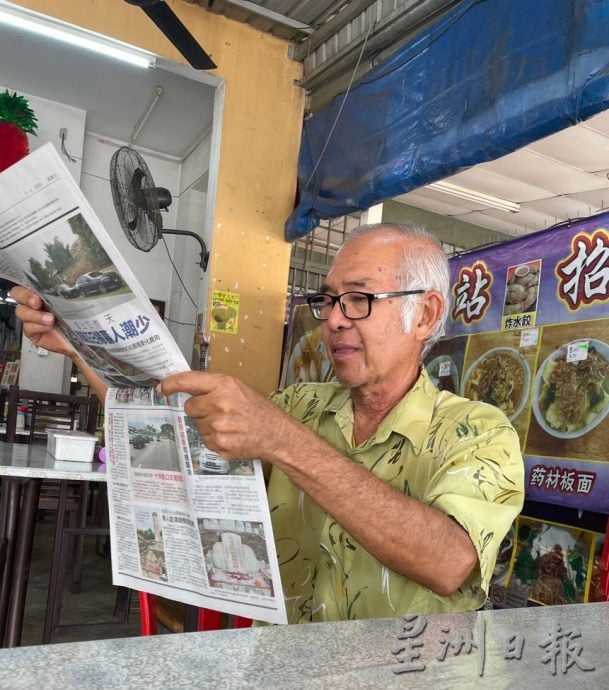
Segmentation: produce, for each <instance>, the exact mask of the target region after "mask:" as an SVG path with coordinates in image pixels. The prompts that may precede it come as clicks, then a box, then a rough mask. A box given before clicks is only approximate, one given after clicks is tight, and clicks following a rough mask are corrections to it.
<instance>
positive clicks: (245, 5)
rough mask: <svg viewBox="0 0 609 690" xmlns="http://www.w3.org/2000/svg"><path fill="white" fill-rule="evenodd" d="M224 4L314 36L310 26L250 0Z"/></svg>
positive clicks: (229, 0) (226, 0)
mask: <svg viewBox="0 0 609 690" xmlns="http://www.w3.org/2000/svg"><path fill="white" fill-rule="evenodd" d="M224 2H225V3H227V4H228V5H236V6H237V7H241V8H242V9H244V10H247V11H248V12H253V13H254V14H258V15H260V16H261V17H265V18H266V19H270V20H272V21H274V22H277V23H279V24H283V25H284V26H289V27H290V28H291V29H297V30H298V31H302V32H303V33H305V34H313V32H314V29H313V27H312V26H309V25H308V24H304V23H303V22H299V21H298V20H297V19H292V17H286V15H285V14H279V12H274V11H273V10H269V9H268V7H263V6H262V5H258V4H257V3H255V2H250V1H249V0H224Z"/></svg>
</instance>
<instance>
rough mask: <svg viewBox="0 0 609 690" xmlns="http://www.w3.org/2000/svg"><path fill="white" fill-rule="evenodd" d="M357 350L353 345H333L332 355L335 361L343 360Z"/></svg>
mask: <svg viewBox="0 0 609 690" xmlns="http://www.w3.org/2000/svg"><path fill="white" fill-rule="evenodd" d="M355 352H357V348H356V347H353V346H351V345H333V346H332V357H333V359H334V360H335V361H341V360H344V359H347V358H348V357H350V356H351V355H352V354H354V353H355Z"/></svg>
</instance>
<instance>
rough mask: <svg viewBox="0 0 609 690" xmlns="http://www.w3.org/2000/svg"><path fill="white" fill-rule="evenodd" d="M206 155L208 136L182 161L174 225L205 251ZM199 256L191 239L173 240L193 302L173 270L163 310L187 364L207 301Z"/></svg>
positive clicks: (207, 234) (208, 238)
mask: <svg viewBox="0 0 609 690" xmlns="http://www.w3.org/2000/svg"><path fill="white" fill-rule="evenodd" d="M209 154H210V137H209V136H207V137H205V138H204V139H203V140H202V142H201V143H200V144H199V145H198V146H197V147H196V148H195V149H194V150H193V151H192V152H191V153H190V155H188V156H187V157H186V158H185V159H184V161H183V162H182V167H181V174H180V185H179V189H180V199H179V203H178V218H177V225H176V228H177V229H178V230H189V231H190V232H194V233H196V234H197V235H200V236H201V237H202V238H203V241H204V242H205V244H206V245H207V250H208V251H209V249H210V245H211V232H210V231H209V229H207V228H205V210H206V205H207V183H206V180H207V176H208V174H209ZM200 254H201V248H200V245H199V243H198V242H197V241H196V240H195V239H194V238H192V237H185V236H177V237H176V238H175V251H174V255H173V258H174V263H175V264H176V266H177V267H178V268H179V272H180V278H181V279H182V282H183V283H184V285H185V286H186V289H187V290H188V293H189V294H190V297H191V298H192V301H191V299H190V298H189V297H188V295H187V294H186V291H185V290H184V286H183V285H182V284H181V282H180V280H179V279H178V277H177V275H176V273H175V271H174V272H173V273H172V276H171V299H170V303H169V306H170V308H169V310H167V311H166V314H167V316H168V321H167V325H168V326H169V330H170V331H171V333H172V335H173V337H174V338H175V340H176V342H177V343H178V345H179V347H180V349H181V350H182V352H183V353H184V356H185V357H186V360H187V361H189V362H190V359H191V352H192V346H193V338H194V331H195V323H196V317H197V313H199V312H201V311H203V310H204V309H205V306H206V301H207V286H208V277H207V276H208V273H205V274H203V271H202V269H201V266H200V265H199V259H200ZM193 302H194V303H195V304H193ZM195 305H196V307H195Z"/></svg>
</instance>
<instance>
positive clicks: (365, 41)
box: [303, 22, 376, 191]
mask: <svg viewBox="0 0 609 690" xmlns="http://www.w3.org/2000/svg"><path fill="white" fill-rule="evenodd" d="M375 24H376V22H373V23H372V24H370V26H369V27H368V31H367V32H366V36H365V37H364V42H363V43H362V47H361V50H360V51H359V55H358V56H357V62H356V63H355V67H354V68H353V72H352V74H351V79H350V80H349V84H348V86H347V90H346V91H345V95H344V96H343V100H342V103H341V104H340V107H339V109H338V112H337V113H336V117H335V118H334V122H333V123H332V127H330V132H329V133H328V137H327V139H326V141H325V143H324V146H323V148H322V150H321V153H320V154H319V158H318V159H317V163H315V167H314V168H313V171H312V172H311V174H310V175H309V179H308V180H307V183H306V184H305V186H304V187H303V191H305V190H306V189H307V188H308V187H309V184H310V182H311V180H312V179H313V176H314V175H315V173H316V172H317V168H318V167H319V164H320V163H321V159H322V158H323V156H324V153H325V152H326V149H327V148H328V144H329V143H330V139H331V138H332V134H334V130H335V128H336V125H337V124H338V120H339V118H340V114H341V113H342V111H343V107H344V105H345V101H346V100H347V96H348V95H349V92H350V91H351V86H352V84H353V80H354V79H355V75H356V73H357V70H358V68H359V63H360V62H361V60H362V57H363V55H364V50H365V49H366V45H367V44H368V37H369V36H370V33H371V31H372V29H373V28H374V26H375Z"/></svg>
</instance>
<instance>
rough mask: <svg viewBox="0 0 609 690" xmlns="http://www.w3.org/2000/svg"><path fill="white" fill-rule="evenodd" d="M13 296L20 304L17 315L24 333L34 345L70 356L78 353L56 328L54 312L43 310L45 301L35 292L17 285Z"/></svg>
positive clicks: (12, 292)
mask: <svg viewBox="0 0 609 690" xmlns="http://www.w3.org/2000/svg"><path fill="white" fill-rule="evenodd" d="M11 297H12V298H13V299H14V300H15V301H16V302H18V304H19V306H18V307H17V309H16V310H15V315H16V316H17V318H18V319H20V320H21V321H22V322H23V333H24V335H25V336H26V338H28V339H29V340H31V341H32V343H34V345H37V346H38V347H44V348H45V350H50V351H51V352H56V353H57V354H60V355H67V356H68V357H71V356H73V355H74V354H75V353H76V351H75V350H74V348H73V347H72V345H70V343H69V342H68V341H67V340H66V339H65V338H64V337H63V335H61V333H60V332H59V331H58V330H57V329H56V328H55V317H54V316H53V314H50V313H49V312H47V311H43V308H42V307H43V302H42V300H41V299H40V297H39V296H38V295H37V294H36V293H35V292H32V291H31V290H28V288H25V287H21V286H17V287H14V288H13V289H12V290H11Z"/></svg>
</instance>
